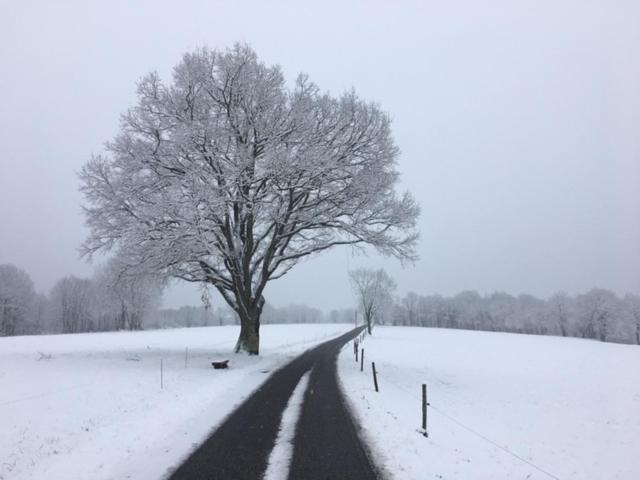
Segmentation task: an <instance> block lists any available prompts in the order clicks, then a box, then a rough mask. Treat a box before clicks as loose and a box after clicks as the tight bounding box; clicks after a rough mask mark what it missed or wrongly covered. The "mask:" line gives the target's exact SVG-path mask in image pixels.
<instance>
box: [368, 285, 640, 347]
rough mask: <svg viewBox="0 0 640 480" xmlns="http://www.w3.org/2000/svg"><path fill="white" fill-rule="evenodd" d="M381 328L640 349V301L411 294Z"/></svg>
mask: <svg viewBox="0 0 640 480" xmlns="http://www.w3.org/2000/svg"><path fill="white" fill-rule="evenodd" d="M376 320H377V323H379V324H390V325H406V326H420V327H440V328H461V329H468V330H486V331H496V332H514V333H528V334H538V335H559V336H564V337H580V338H592V339H596V340H600V341H603V342H604V341H610V342H620V343H635V344H638V345H640V296H638V295H633V294H627V295H625V296H624V297H622V298H620V297H618V296H616V294H614V293H613V292H611V291H609V290H604V289H600V288H594V289H592V290H590V291H589V292H587V293H584V294H580V295H575V296H570V295H567V294H566V293H562V292H560V293H556V294H554V295H552V296H551V297H550V298H549V299H547V300H542V299H539V298H536V297H533V296H531V295H527V294H522V295H519V296H517V297H515V296H512V295H509V294H508V293H501V292H497V293H493V294H491V295H486V296H481V295H480V294H478V293H477V292H475V291H466V292H462V293H459V294H458V295H456V296H453V297H443V296H440V295H418V294H416V293H413V292H410V293H408V294H407V295H405V296H404V297H403V298H396V299H394V300H393V301H391V302H388V303H387V305H386V308H385V309H384V311H383V312H382V313H381V314H380V316H379V317H378V318H377V319H376Z"/></svg>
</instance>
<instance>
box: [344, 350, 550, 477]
mask: <svg viewBox="0 0 640 480" xmlns="http://www.w3.org/2000/svg"><path fill="white" fill-rule="evenodd" d="M364 338H365V337H362V338H360V339H359V340H358V343H357V346H356V347H354V349H355V351H357V348H359V346H360V344H361V343H362V341H363V340H364ZM356 355H357V354H356ZM379 365H383V370H382V372H383V371H384V364H379ZM380 380H382V381H383V382H384V383H389V384H391V385H393V386H394V387H396V388H397V389H399V390H401V391H403V392H405V393H406V394H407V395H409V396H410V397H413V398H415V399H416V400H418V401H420V402H422V401H426V400H425V399H423V398H421V397H420V396H419V395H417V394H416V393H415V392H413V391H410V390H409V389H408V388H406V387H404V386H402V385H400V384H398V383H397V382H395V381H394V380H392V379H391V378H390V377H388V376H386V375H384V374H381V371H380V370H379V369H376V370H375V371H374V382H375V390H376V392H378V391H379V390H378V383H382V382H380ZM382 394H384V393H382ZM427 405H428V406H429V408H430V409H431V410H433V411H434V412H436V413H437V414H439V415H441V416H442V417H443V418H445V419H447V420H449V421H450V422H452V423H454V424H456V425H458V426H459V427H460V428H462V429H464V430H466V431H467V432H469V433H471V434H472V435H474V436H475V437H477V438H479V439H481V440H483V441H484V442H487V443H489V444H490V445H492V446H493V447H495V448H497V449H499V450H501V451H502V452H504V453H506V454H507V455H509V456H511V457H512V458H514V459H516V460H518V461H520V462H522V463H524V464H526V465H528V466H530V467H531V468H533V469H535V470H537V471H538V472H540V473H542V474H544V475H546V476H547V477H549V478H553V479H554V480H561V479H560V477H558V476H557V475H555V474H553V473H551V472H550V471H548V470H546V469H544V468H543V467H541V466H539V465H537V464H535V463H534V462H532V461H530V460H527V459H526V458H524V457H523V456H522V455H520V454H518V453H516V452H514V451H513V450H511V449H509V448H507V447H505V446H503V445H500V444H499V443H498V442H496V441H495V440H492V439H491V438H489V437H488V436H486V435H484V434H482V433H480V432H479V431H478V430H476V429H475V428H472V427H470V426H469V425H467V424H465V423H464V422H462V421H460V420H458V419H457V418H455V417H453V416H452V415H450V414H448V413H446V412H445V411H443V410H442V409H441V408H439V407H437V406H434V405H433V401H429V403H428V404H427Z"/></svg>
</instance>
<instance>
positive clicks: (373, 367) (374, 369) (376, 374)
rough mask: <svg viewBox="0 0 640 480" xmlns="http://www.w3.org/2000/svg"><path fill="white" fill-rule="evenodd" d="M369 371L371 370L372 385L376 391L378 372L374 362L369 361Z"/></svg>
mask: <svg viewBox="0 0 640 480" xmlns="http://www.w3.org/2000/svg"><path fill="white" fill-rule="evenodd" d="M371 371H372V372H373V385H374V386H375V387H376V392H379V390H378V373H377V372H376V362H371Z"/></svg>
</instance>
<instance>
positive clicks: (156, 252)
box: [80, 44, 419, 354]
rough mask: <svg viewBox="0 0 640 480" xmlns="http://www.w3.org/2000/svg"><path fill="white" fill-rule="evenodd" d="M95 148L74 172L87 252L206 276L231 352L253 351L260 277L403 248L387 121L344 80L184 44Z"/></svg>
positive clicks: (242, 49)
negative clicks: (332, 254)
mask: <svg viewBox="0 0 640 480" xmlns="http://www.w3.org/2000/svg"><path fill="white" fill-rule="evenodd" d="M137 93H138V101H137V104H136V105H135V106H134V107H132V108H130V109H129V110H128V111H127V112H126V113H125V114H124V115H123V116H122V120H121V128H120V133H119V134H118V135H117V136H116V137H115V139H114V140H113V141H112V142H110V143H109V144H107V147H106V148H107V152H108V155H107V156H95V157H93V158H92V159H91V160H90V161H89V162H88V163H87V164H86V165H85V166H84V168H83V169H82V171H81V173H80V178H81V189H82V191H83V193H84V195H85V199H86V204H85V208H84V210H85V214H86V220H87V224H88V226H89V228H90V234H89V237H88V238H87V240H86V241H85V243H84V244H83V253H84V254H85V255H87V256H89V257H91V255H92V254H93V253H95V252H98V251H105V250H110V249H113V248H121V249H123V250H125V251H127V252H130V253H131V254H132V255H134V256H135V257H136V258H138V259H139V263H140V265H144V267H145V268H147V269H149V270H150V271H155V272H158V273H160V274H163V275H166V276H168V277H175V278H179V279H182V280H186V281H189V282H206V283H208V284H210V285H212V286H213V287H214V288H215V289H217V291H218V292H219V293H220V294H221V295H222V297H223V298H224V300H225V301H226V302H227V303H228V304H229V305H230V307H231V308H233V310H234V311H235V312H237V314H238V316H239V318H240V322H241V329H240V336H239V338H238V342H237V344H236V351H246V352H248V353H250V354H258V353H259V328H260V315H261V312H262V308H263V305H264V302H265V299H264V296H263V292H264V289H265V287H266V285H267V283H268V282H269V281H271V280H275V279H278V278H281V277H282V276H283V275H285V274H286V273H287V272H288V271H289V270H290V269H291V268H293V267H294V266H295V265H296V264H297V263H298V262H299V261H300V260H301V259H303V258H305V257H308V256H309V255H313V254H317V253H320V252H323V251H325V250H328V249H330V248H332V247H335V246H338V245H350V246H355V247H361V246H366V245H370V246H372V247H374V248H375V249H377V250H378V251H379V252H381V253H382V254H384V255H389V256H392V257H396V258H398V259H400V260H410V261H411V260H414V259H415V258H416V253H415V245H416V241H417V238H418V234H417V231H416V220H417V217H418V214H419V208H418V206H417V204H416V202H415V201H414V199H413V197H412V196H411V195H410V194H409V193H404V194H398V193H397V192H396V186H397V182H398V172H397V170H396V167H395V164H396V159H397V157H398V148H397V147H396V145H395V143H394V141H393V138H392V134H391V125H390V119H389V117H388V115H387V114H386V113H384V112H383V111H382V110H381V109H380V107H379V106H378V105H376V104H374V103H368V102H365V101H363V100H361V99H360V98H359V97H358V96H357V95H356V93H355V92H353V91H350V92H348V93H345V94H343V95H341V96H340V97H338V98H335V97H332V96H331V95H329V94H326V93H321V92H320V90H319V89H318V87H317V86H316V85H314V84H313V83H312V82H310V81H309V79H308V78H307V77H306V76H305V75H300V76H299V77H298V79H297V81H296V82H295V85H294V86H293V88H291V89H290V88H287V86H286V85H285V81H284V77H283V74H282V72H281V70H280V68H279V67H277V66H267V65H265V64H263V63H261V62H260V61H259V60H258V58H257V56H256V54H255V53H254V52H253V50H252V49H251V48H250V47H248V46H246V45H241V44H237V45H235V46H234V47H233V48H232V49H229V50H225V51H216V50H208V49H200V50H197V51H195V52H193V53H189V54H186V55H184V57H183V59H182V61H181V62H180V63H179V64H178V65H177V66H176V67H175V69H174V72H173V82H172V83H171V84H169V85H167V84H165V83H163V82H162V81H161V79H160V78H159V76H158V74H157V73H151V74H149V75H147V76H146V77H144V78H143V79H142V80H141V82H140V83H139V85H138V90H137Z"/></svg>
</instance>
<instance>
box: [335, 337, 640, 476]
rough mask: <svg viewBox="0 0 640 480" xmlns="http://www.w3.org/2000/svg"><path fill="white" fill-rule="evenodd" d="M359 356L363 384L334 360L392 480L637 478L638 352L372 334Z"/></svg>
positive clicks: (352, 366)
mask: <svg viewBox="0 0 640 480" xmlns="http://www.w3.org/2000/svg"><path fill="white" fill-rule="evenodd" d="M363 348H364V350H365V360H366V368H365V372H364V373H360V369H359V365H356V363H355V361H354V358H353V349H352V348H346V349H344V350H343V352H342V353H341V355H340V360H339V373H340V378H341V383H342V386H343V389H344V390H345V393H346V394H347V395H348V398H349V402H350V404H351V405H352V408H353V409H354V411H355V414H356V417H357V421H358V422H359V423H360V424H361V425H362V426H363V429H364V435H365V438H366V439H367V440H369V441H370V442H371V443H372V444H373V453H374V455H375V458H376V460H377V462H378V463H382V464H383V465H384V469H385V471H386V472H387V474H388V476H389V477H390V478H392V479H398V480H414V479H420V480H424V479H430V478H437V479H456V480H462V479H479V478H491V479H549V478H559V479H563V480H564V479H605V478H606V479H629V480H631V479H637V478H640V477H639V476H638V475H639V473H638V472H639V470H638V466H637V455H638V453H639V452H640V368H639V367H640V347H638V346H633V345H616V344H608V343H600V342H595V341H589V340H580V339H568V338H558V337H542V336H533V335H515V334H506V333H488V332H470V331H464V330H441V329H426V328H408V327H377V328H376V329H375V331H374V335H373V336H372V337H367V338H366V340H365V341H364V344H363ZM371 361H375V362H376V369H377V370H378V371H379V383H380V392H379V393H375V391H374V390H373V382H372V376H371V368H370V367H371V363H370V362H371ZM422 383H426V384H427V389H428V397H429V402H430V403H431V407H429V411H428V432H429V438H428V439H427V438H425V437H423V436H422V435H420V433H419V432H418V430H419V429H420V426H421V384H422ZM492 442H493V443H492ZM505 449H506V450H508V452H510V453H508V452H507V451H505ZM514 455H515V456H514ZM516 456H519V457H520V458H516ZM527 462H530V463H527ZM531 464H533V465H535V466H533V465H531ZM536 467H538V468H539V469H538V468H536ZM541 470H544V472H543V471H541Z"/></svg>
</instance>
